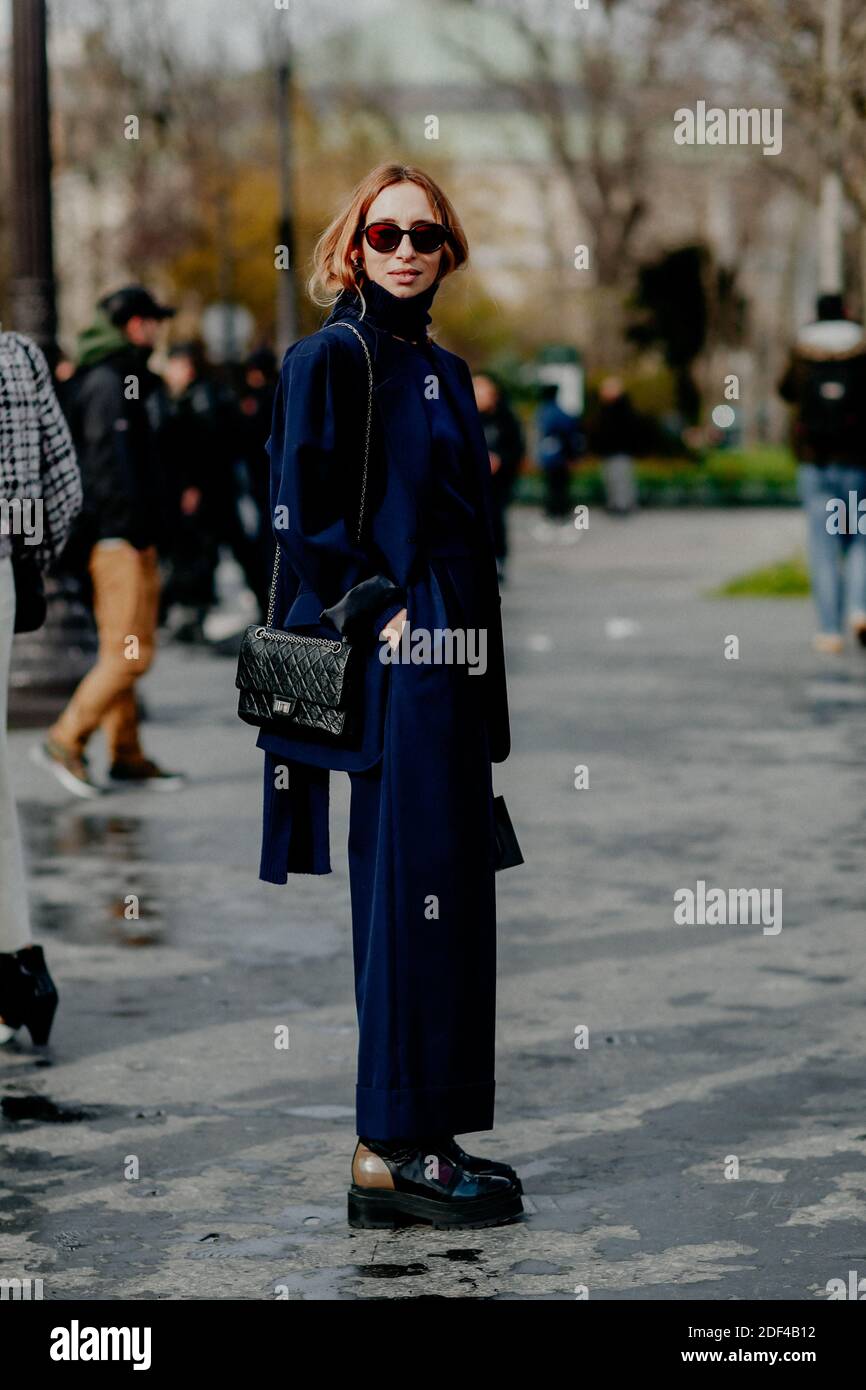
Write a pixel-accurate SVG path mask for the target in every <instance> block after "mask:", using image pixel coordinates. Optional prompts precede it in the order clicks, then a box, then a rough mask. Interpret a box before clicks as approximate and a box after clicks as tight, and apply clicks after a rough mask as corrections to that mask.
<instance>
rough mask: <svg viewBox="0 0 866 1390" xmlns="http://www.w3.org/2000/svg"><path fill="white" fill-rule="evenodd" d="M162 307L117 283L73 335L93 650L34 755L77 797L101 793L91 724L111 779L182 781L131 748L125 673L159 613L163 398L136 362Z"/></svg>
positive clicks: (146, 657) (133, 725)
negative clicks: (102, 742) (90, 763)
mask: <svg viewBox="0 0 866 1390" xmlns="http://www.w3.org/2000/svg"><path fill="white" fill-rule="evenodd" d="M174 312H175V311H174V310H173V309H168V308H165V307H164V306H162V305H160V304H158V303H157V302H156V300H155V299H154V298H153V296H152V295H151V294H150V293H149V291H147V290H146V289H144V288H143V287H142V286H141V285H128V286H126V287H125V288H123V289H121V290H117V291H116V292H115V293H113V294H110V295H107V296H106V297H105V298H104V299H102V300H100V302H99V305H98V308H97V313H96V317H95V319H94V321H93V323H92V324H91V326H90V327H89V328H88V329H86V330H85V332H84V333H83V334H82V335H81V338H80V342H79V353H78V370H77V372H76V376H75V378H74V382H73V389H72V392H71V398H70V404H69V416H70V425H71V429H72V435H73V439H74V441H75V444H76V448H77V451H78V458H79V464H80V467H81V476H82V483H83V487H84V508H83V511H82V520H81V523H80V529H79V535H78V538H77V540H78V546H79V548H80V549H83V550H84V552H85V553H86V554H87V556H88V560H87V569H88V573H89V576H90V581H91V584H92V586H93V611H94V617H95V619H96V626H97V630H98V633H99V653H98V658H97V662H96V665H95V666H94V667H93V669H92V670H91V671H89V672H88V674H87V675H86V676H85V677H84V679H83V680H82V682H81V684H80V685H79V686H78V689H77V690H76V691H75V693H74V694H73V696H72V698H71V700H70V701H69V704H68V705H67V706H66V709H65V710H64V711H63V713H62V714H61V715H60V718H59V719H58V720H57V722H56V724H54V725H53V727H52V728H51V729H49V731H48V736H47V738H46V741H45V742H44V743H43V744H41V745H39V747H37V748H36V749H34V757H35V759H36V761H37V762H39V763H40V764H41V765H42V766H44V767H46V768H48V769H49V770H50V771H51V772H53V773H54V775H55V776H56V777H57V779H58V780H59V781H60V782H61V783H62V785H63V786H64V787H66V788H67V790H69V791H71V792H74V793H75V794H76V795H78V796H83V797H87V796H98V795H99V794H100V793H101V791H102V788H101V787H100V786H99V785H98V784H97V783H96V782H94V781H93V779H92V777H91V776H90V774H89V772H88V767H87V759H86V757H85V748H86V747H87V742H88V740H89V738H90V736H91V734H92V733H93V732H94V730H95V729H97V728H102V730H103V733H104V735H105V739H106V743H107V745H108V757H109V778H110V781H111V782H112V783H113V784H114V785H119V786H146V787H155V788H160V789H161V788H164V787H165V788H167V787H174V786H177V785H179V783H180V782H181V781H182V778H181V777H180V775H179V774H177V773H169V772H165V771H163V770H162V769H161V768H159V767H158V766H157V764H156V763H154V762H153V761H152V760H151V759H150V758H146V757H145V755H144V753H143V752H142V748H141V744H140V741H139V732H138V709H137V706H136V699H135V684H136V681H138V680H139V678H140V677H141V676H142V675H144V673H145V671H146V670H147V669H148V667H149V666H150V664H151V662H152V660H153V654H154V642H155V634H156V626H157V617H158V611H159V571H158V567H157V551H156V542H157V538H158V534H159V529H160V504H161V489H160V479H159V472H158V460H157V452H156V447H155V442H156V435H157V432H158V429H159V427H160V423H161V415H162V411H163V400H164V395H163V390H162V383H161V382H160V379H159V377H157V376H156V375H155V374H154V373H153V372H151V371H150V370H149V368H148V365H147V363H148V359H149V358H150V355H151V353H152V351H153V347H154V344H155V342H156V337H157V334H158V332H159V326H160V323H161V321H162V320H163V319H166V318H169V317H170V316H171V315H172V314H173V313H174Z"/></svg>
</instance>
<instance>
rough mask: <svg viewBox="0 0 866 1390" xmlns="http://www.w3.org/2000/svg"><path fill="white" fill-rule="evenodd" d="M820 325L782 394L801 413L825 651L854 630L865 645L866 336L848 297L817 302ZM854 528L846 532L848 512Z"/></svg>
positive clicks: (806, 501) (808, 330) (798, 427)
mask: <svg viewBox="0 0 866 1390" xmlns="http://www.w3.org/2000/svg"><path fill="white" fill-rule="evenodd" d="M817 312H818V319H817V322H815V323H810V324H808V325H807V326H806V327H805V328H803V329H801V331H800V333H799V334H798V336H797V339H796V342H795V343H794V346H793V349H792V352H791V358H790V361H789V364H788V368H787V371H786V372H785V375H784V376H783V378H782V380H781V381H780V383H779V394H780V395H781V396H782V398H783V399H784V400H786V401H788V402H789V403H790V404H791V405H793V406H795V407H796V410H795V415H794V421H793V447H794V452H795V454H796V456H797V460H798V464H799V467H798V484H799V491H800V497H801V499H802V501H803V505H804V507H805V509H806V517H807V521H808V528H809V563H810V568H811V571H812V589H813V593H814V598H815V607H816V609H817V615H818V626H819V630H818V632H817V633H816V635H815V638H814V646H815V649H816V650H817V651H819V652H825V653H834V652H841V651H842V650H843V649H844V646H845V642H844V637H843V627H844V624H845V620H846V618H847V622H848V626H849V627H850V629H851V631H852V632H853V634H854V636H855V637H856V638H857V640H858V641H859V642H860V643H861V644H862V645H863V646H866V536H864V535H861V533H860V530H859V526H858V522H859V516H860V508H861V504H862V503H864V502H866V334H864V331H863V327H862V325H861V324H859V323H852V322H851V321H850V320H849V319H847V318H846V317H845V309H844V305H843V302H842V297H841V295H838V294H824V295H821V296H820V297H819V299H818V304H817ZM843 506H844V510H845V512H846V513H849V514H851V513H853V525H848V526H846V527H842V528H840V527H839V526H838V525H837V524H836V518H837V517H838V515H839V512H840V511H841V510H842V509H843Z"/></svg>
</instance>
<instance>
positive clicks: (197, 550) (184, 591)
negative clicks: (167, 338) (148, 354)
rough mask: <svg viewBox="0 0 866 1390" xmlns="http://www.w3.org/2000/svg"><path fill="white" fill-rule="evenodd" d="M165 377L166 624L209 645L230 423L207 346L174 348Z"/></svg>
mask: <svg viewBox="0 0 866 1390" xmlns="http://www.w3.org/2000/svg"><path fill="white" fill-rule="evenodd" d="M164 377H165V384H166V389H167V391H168V408H167V411H166V416H165V421H164V424H163V427H162V430H161V433H160V452H161V455H162V467H163V476H164V480H165V499H166V528H165V536H164V539H163V543H162V546H161V554H162V558H163V561H164V577H163V584H162V594H161V602H160V622H161V623H167V624H170V627H171V635H172V636H173V637H174V638H175V639H176V640H177V641H185V642H203V641H204V640H205V637H204V620H205V617H206V616H207V614H208V612H209V610H210V609H211V608H212V607H213V605H214V604H215V603H216V597H217V595H216V569H217V564H218V562H219V540H218V534H217V531H218V521H219V514H218V513H219V506H218V499H219V498H220V495H221V492H222V488H223V484H222V481H221V480H220V481H215V473H216V472H217V471H218V470H219V469H221V468H222V467H223V466H226V467H228V466H229V464H228V462H226V463H225V465H223V463H222V461H221V456H222V455H223V454H224V453H225V452H226V445H225V440H224V438H223V436H222V434H221V426H222V425H223V423H224V422H223V419H222V411H221V409H220V400H219V394H218V390H217V388H216V386H215V384H214V383H213V382H211V381H210V380H209V379H208V377H207V368H206V359H205V355H204V350H203V348H202V346H201V344H200V343H198V342H187V343H176V344H175V345H174V346H172V347H171V348H170V349H169V352H168V357H167V361H166V366H165V373H164ZM227 457H228V458H230V452H229V454H228V456H227Z"/></svg>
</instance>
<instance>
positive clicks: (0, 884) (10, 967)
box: [0, 333, 81, 1044]
mask: <svg viewBox="0 0 866 1390" xmlns="http://www.w3.org/2000/svg"><path fill="white" fill-rule="evenodd" d="M28 504H29V508H30V516H29V517H28V521H31V522H35V523H36V524H35V526H32V527H31V529H30V532H29V534H28V535H27V537H26V539H25V538H23V536H22V534H21V530H20V527H19V528H18V529H19V534H17V535H16V534H15V526H14V524H13V523H14V521H15V518H16V516H19V517H22V516H24V515H25V513H24V511H23V507H24V506H25V505H28ZM37 504H38V505H37ZM0 506H2V509H3V517H2V524H0V1033H2V1034H3V1036H2V1038H0V1040H2V1041H8V1038H9V1030H12V1031H14V1030H15V1029H16V1028H20V1027H22V1026H26V1027H27V1028H28V1029H29V1031H30V1036H31V1038H32V1040H33V1042H34V1043H36V1044H42V1043H45V1042H47V1041H48V1034H49V1032H50V1029H51V1023H52V1019H53V1017H54V1011H55V1009H56V1007H57V991H56V988H55V986H54V982H53V980H52V979H51V975H50V974H49V971H48V966H47V965H46V963H45V955H44V952H43V948H42V947H41V946H38V945H36V944H34V942H33V940H32V938H31V933H30V917H29V911H28V904H27V892H26V882H25V877H24V855H23V851H22V846H21V834H20V830H19V826H18V815H17V812H16V808H15V799H14V796H13V793H12V781H11V773H10V767H9V752H8V746H7V739H6V714H7V702H8V690H9V668H10V662H11V655H12V634H13V632H14V631H19V630H21V631H24V630H32V629H34V628H35V627H37V626H40V625H41V620H42V617H43V616H44V615H43V613H42V611H41V601H40V600H41V586H40V580H39V574H40V572H41V571H44V570H46V569H47V568H48V566H49V565H50V564H51V563H52V562H53V561H54V560H56V559H57V557H58V555H59V554H60V552H61V551H62V550H63V546H64V544H65V542H66V539H67V536H68V534H69V529H70V526H71V524H72V521H73V519H74V517H75V515H76V513H77V512H78V510H79V508H80V506H81V479H80V476H79V472H78V466H77V464H76V461H75V451H74V449H73V445H72V439H71V438H70V434H69V429H68V427H67V424H66V421H65V419H64V417H63V413H62V411H61V409H60V405H59V403H58V401H57V398H56V396H55V394H54V390H53V388H52V384H51V373H50V371H49V368H48V364H47V362H46V360H45V358H44V356H43V354H42V353H41V352H40V350H39V348H38V347H37V346H36V344H35V343H32V342H30V340H29V339H28V338H24V337H22V335H21V334H20V333H0ZM16 507H17V509H18V510H17V512H16ZM31 541H32V543H31Z"/></svg>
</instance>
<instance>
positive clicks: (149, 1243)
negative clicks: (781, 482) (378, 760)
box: [0, 509, 866, 1300]
mask: <svg viewBox="0 0 866 1390" xmlns="http://www.w3.org/2000/svg"><path fill="white" fill-rule="evenodd" d="M801 524H802V523H801V518H800V517H799V515H798V513H797V512H793V511H757V510H756V511H749V512H717V513H682V512H681V513H662V512H654V513H649V514H646V515H644V516H640V517H634V518H630V519H626V520H624V521H613V520H609V519H607V518H605V517H604V516H601V515H597V514H595V513H593V516H592V519H591V524H590V528H589V530H588V531H587V532H581V533H576V532H559V533H555V534H548V533H546V532H545V531H544V530H543V528H540V526H539V520H538V516H537V514H536V513H535V512H534V511H533V510H530V509H526V510H521V512H520V513H519V514H518V515H517V516H516V517H515V519H514V533H515V542H514V556H513V564H512V569H511V574H510V578H509V583H508V586H507V589H506V593H505V598H504V601H503V609H504V616H505V623H506V632H507V640H508V654H509V669H510V691H511V705H512V722H513V734H514V749H513V753H512V756H511V758H510V759H509V761H508V762H507V763H506V764H504V765H502V766H500V767H497V769H496V790H497V791H498V792H504V794H505V796H506V799H507V801H508V805H509V808H510V811H511V815H512V819H513V820H514V822H515V826H516V828H517V833H518V835H519V837H520V840H521V843H522V846H523V850H524V854H525V856H526V861H527V862H526V864H525V865H524V866H522V867H521V868H519V869H513V870H508V871H506V872H505V873H503V874H501V875H500V876H499V880H498V882H499V919H500V933H499V941H500V947H499V999H498V1008H499V1013H498V1020H499V1021H498V1071H497V1127H496V1130H495V1131H494V1132H493V1134H481V1135H475V1136H471V1137H469V1136H462V1142H463V1143H464V1146H465V1147H468V1148H469V1149H470V1150H472V1151H474V1152H484V1153H491V1154H493V1153H495V1154H496V1155H499V1156H502V1157H504V1158H507V1159H508V1160H510V1161H512V1162H514V1163H515V1165H516V1166H517V1167H518V1168H519V1170H520V1172H521V1175H522V1177H523V1183H524V1188H525V1190H526V1197H525V1207H526V1215H525V1217H524V1218H523V1219H522V1220H521V1221H520V1222H519V1223H516V1224H514V1225H511V1226H506V1227H499V1228H495V1229H493V1230H488V1231H464V1232H453V1233H448V1234H446V1233H437V1232H432V1231H430V1230H429V1229H427V1228H424V1227H413V1228H410V1229H407V1230H405V1231H401V1232H399V1233H393V1234H391V1233H387V1234H382V1233H376V1234H368V1233H364V1232H353V1231H350V1230H349V1229H348V1227H347V1225H346V1219H345V1202H346V1185H347V1179H348V1164H349V1160H350V1156H351V1152H352V1148H353V1145H354V1125H353V1108H352V1103H353V1087H354V1049H355V1017H354V999H353V988H352V960H351V943H350V931H349V917H348V881H347V873H346V860H345V835H346V811H347V787H346V781H347V779H345V778H344V777H342V776H340V775H335V776H334V778H333V792H332V796H333V809H332V826H333V831H332V839H333V864H334V872H333V873H332V874H331V875H329V876H326V877H321V878H312V877H310V878H305V877H300V878H294V879H292V880H290V884H289V886H288V887H286V888H277V887H273V886H270V885H265V884H262V883H260V882H259V881H258V880H257V878H256V871H257V856H258V836H259V799H260V758H261V755H260V754H259V753H257V752H256V750H255V748H254V740H255V734H254V732H253V731H251V730H250V729H248V728H246V727H245V726H244V725H243V724H241V723H240V721H239V720H238V719H237V717H236V714H235V704H236V699H235V692H234V664H233V662H232V661H231V660H229V659H220V658H217V657H213V656H210V655H207V654H201V653H196V652H187V651H185V650H182V649H179V648H174V649H171V650H166V651H165V652H164V653H162V655H161V657H160V660H159V662H158V665H157V667H156V669H155V670H154V672H153V673H152V674H151V675H150V676H149V677H148V678H147V682H146V686H145V690H146V697H147V704H148V709H149V713H150V719H149V722H148V724H147V740H148V746H149V750H150V751H151V752H152V753H153V754H154V755H155V756H157V757H158V758H159V759H160V760H162V761H164V762H165V763H166V764H168V765H173V766H178V767H182V768H184V769H185V770H187V771H188V772H189V773H190V775H191V781H190V784H189V786H188V787H187V788H185V789H183V790H181V791H175V792H172V793H165V794H161V795H157V794H150V795H148V794H142V793H134V792H123V793H113V794H111V795H110V796H106V797H105V798H104V800H102V801H99V802H80V801H73V800H71V799H69V798H68V797H67V795H66V794H65V793H64V792H63V791H62V790H61V789H60V788H59V787H57V786H55V785H54V784H53V782H51V780H50V779H48V778H47V777H46V774H45V773H44V772H41V771H40V770H39V769H37V768H35V767H33V766H32V765H31V764H30V762H29V761H28V758H27V751H28V747H29V745H30V744H31V742H32V740H33V735H32V734H31V733H27V732H24V731H21V732H17V733H15V734H13V735H12V748H13V760H14V768H15V775H16V779H17V785H18V787H19V790H20V797H21V802H22V815H23V820H24V825H25V830H26V838H27V844H28V853H29V862H30V870H31V887H32V895H33V903H34V929H35V936H36V939H37V940H40V941H41V942H42V943H43V944H44V945H45V947H46V950H47V953H48V956H49V959H50V962H51V965H52V968H53V970H54V973H55V975H56V977H57V980H58V983H59V986H60V989H61V992H62V1001H61V1009H60V1012H59V1014H58V1018H57V1022H56V1025H55V1029H54V1033H53V1036H52V1048H51V1052H50V1054H48V1055H44V1056H43V1055H39V1054H37V1053H34V1052H33V1051H32V1050H31V1049H30V1048H29V1045H28V1044H29V1039H28V1038H27V1036H26V1035H24V1036H23V1038H22V1040H21V1041H20V1042H18V1041H15V1042H13V1043H12V1044H9V1045H7V1046H6V1047H5V1048H3V1049H0V1080H2V1086H0V1095H2V1115H0V1262H2V1274H3V1275H4V1276H6V1277H11V1276H16V1275H17V1276H18V1277H25V1276H28V1275H29V1276H30V1277H31V1278H35V1277H41V1278H42V1279H43V1280H44V1292H45V1297H46V1298H47V1299H62V1298H74V1299H85V1300H89V1299H211V1298H215V1299H255V1300H258V1299H274V1298H291V1299H344V1300H353V1299H381V1298H425V1297H428V1298H429V1297H434V1298H439V1297H446V1298H455V1297H469V1298H484V1299H506V1300H507V1299H521V1300H527V1299H541V1300H572V1299H574V1298H575V1297H576V1296H579V1295H580V1292H581V1290H584V1289H585V1290H586V1291H587V1293H588V1296H589V1297H590V1298H591V1299H592V1298H594V1299H639V1298H647V1297H649V1298H655V1299H666V1300H667V1299H670V1300H688V1299H704V1298H708V1299H714V1300H715V1299H718V1300H729V1299H747V1298H757V1299H767V1300H773V1299H783V1298H795V1299H802V1300H814V1299H818V1298H825V1297H826V1284H827V1281H828V1280H829V1279H832V1278H842V1279H845V1280H847V1278H848V1272H849V1270H851V1269H857V1270H859V1273H860V1275H861V1276H863V1275H866V1236H864V1224H863V1223H864V1215H866V1165H864V1151H866V1117H864V1109H863V1070H864V1068H863V1054H864V1051H866V1036H864V1034H866V1028H864V1020H863V1009H862V1003H863V959H864V951H863V901H864V886H863V885H864V830H866V784H864V780H863V775H862V766H863V758H864V752H866V720H864V713H866V653H861V652H860V651H856V652H854V651H851V652H849V653H848V654H846V655H845V656H843V657H841V658H819V657H817V656H814V655H813V654H812V653H811V651H810V649H809V645H808V639H809V637H810V634H811V630H812V621H811V611H810V608H809V605H808V604H807V603H805V602H803V601H798V600H781V601H756V600H745V601H744V600H719V599H715V598H711V597H709V596H708V594H707V591H708V589H709V588H710V587H712V585H714V584H715V583H717V582H719V581H721V580H722V579H724V578H726V577H728V576H732V575H734V574H737V573H739V572H741V571H743V570H745V569H750V568H753V567H755V566H757V565H759V564H762V563H764V562H766V561H767V560H770V559H773V558H781V557H784V556H786V555H788V554H790V552H791V551H792V550H793V548H794V547H795V546H796V544H797V543H798V542H799V539H800V534H801ZM731 635H735V636H737V637H738V638H739V643H740V655H739V659H737V660H726V659H725V656H724V645H725V640H726V639H727V638H728V637H730V636H731ZM94 761H95V762H96V764H97V771H99V770H100V769H99V763H98V759H97V757H96V755H95V756H94ZM579 766H585V767H586V768H587V769H588V781H589V785H588V786H587V787H582V788H581V789H579V790H578V789H576V788H575V785H574V783H575V769H576V768H578V767H579ZM578 780H580V779H578ZM583 780H585V778H584V779H583ZM698 880H704V881H705V882H706V884H707V886H708V888H710V887H711V886H716V887H722V888H723V889H726V890H727V889H729V888H759V889H777V888H778V889H781V890H782V891H783V904H784V909H783V926H782V930H781V931H780V932H778V933H777V934H768V933H766V932H764V931H762V929H761V926H760V925H695V926H682V925H676V924H675V922H674V894H675V893H676V892H677V890H678V889H681V888H689V887H691V888H692V889H693V890H694V889H695V888H696V883H697V881H698ZM284 1025H285V1026H287V1027H288V1029H289V1047H288V1049H287V1050H285V1049H282V1048H279V1047H278V1046H277V1045H276V1040H277V1037H278V1032H279V1030H280V1029H281V1028H282V1026H284ZM582 1028H586V1029H588V1041H589V1045H588V1046H587V1047H576V1045H575V1042H576V1036H577V1039H578V1041H579V1040H581V1039H582V1037H583V1036H584V1035H583V1034H582V1033H580V1032H579V1031H578V1033H577V1035H576V1030H581V1029H582Z"/></svg>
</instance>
